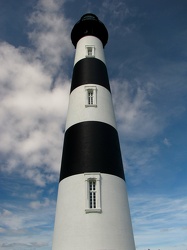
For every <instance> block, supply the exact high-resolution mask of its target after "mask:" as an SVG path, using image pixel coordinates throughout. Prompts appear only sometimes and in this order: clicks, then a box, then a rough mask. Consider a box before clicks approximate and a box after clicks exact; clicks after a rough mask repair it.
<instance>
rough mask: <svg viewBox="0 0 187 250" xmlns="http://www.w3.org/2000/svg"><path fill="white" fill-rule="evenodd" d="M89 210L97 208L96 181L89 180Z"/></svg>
mask: <svg viewBox="0 0 187 250" xmlns="http://www.w3.org/2000/svg"><path fill="white" fill-rule="evenodd" d="M89 198H90V200H89V208H90V209H91V208H96V180H95V179H93V180H92V179H91V180H89Z"/></svg>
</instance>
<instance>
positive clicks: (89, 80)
mask: <svg viewBox="0 0 187 250" xmlns="http://www.w3.org/2000/svg"><path fill="white" fill-rule="evenodd" d="M83 84H99V85H101V86H103V87H105V88H107V89H108V90H109V91H110V85H109V80H108V73H107V68H106V65H105V64H104V63H103V62H102V61H101V60H99V59H96V58H84V59H82V60H80V61H78V62H77V63H76V64H75V66H74V69H73V77H72V83H71V91H70V92H72V91H73V90H74V89H75V88H77V87H79V86H80V85H83Z"/></svg>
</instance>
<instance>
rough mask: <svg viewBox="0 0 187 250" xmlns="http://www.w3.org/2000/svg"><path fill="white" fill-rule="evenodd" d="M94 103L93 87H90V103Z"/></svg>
mask: <svg viewBox="0 0 187 250" xmlns="http://www.w3.org/2000/svg"><path fill="white" fill-rule="evenodd" d="M93 103H94V93H93V89H88V105H93Z"/></svg>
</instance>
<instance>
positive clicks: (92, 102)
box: [85, 86, 97, 107]
mask: <svg viewBox="0 0 187 250" xmlns="http://www.w3.org/2000/svg"><path fill="white" fill-rule="evenodd" d="M85 93H86V94H85V106H86V107H97V88H96V86H86V87H85Z"/></svg>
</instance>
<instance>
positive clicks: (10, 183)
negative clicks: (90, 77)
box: [0, 0, 187, 250]
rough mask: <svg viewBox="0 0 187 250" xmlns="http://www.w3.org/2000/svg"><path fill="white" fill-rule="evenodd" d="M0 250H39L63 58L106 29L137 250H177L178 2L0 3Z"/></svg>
mask: <svg viewBox="0 0 187 250" xmlns="http://www.w3.org/2000/svg"><path fill="white" fill-rule="evenodd" d="M0 10H1V12H0V13H1V14H0V121H1V122H0V190H1V192H0V249H2V250H5V249H6V250H7V249H11V250H22V249H23V250H27V249H29V250H36V249H39V250H40V249H41V250H50V249H51V245H52V235H53V225H54V217H55V207H56V198H57V188H58V179H59V171H60V162H61V152H62V144H63V137H64V134H63V131H64V126H65V120H66V111H67V105H68V96H69V88H70V82H71V73H72V67H73V59H74V52H75V50H74V47H73V45H72V44H71V41H70V32H71V29H72V27H73V25H74V24H75V22H77V21H78V20H79V19H80V17H81V16H82V15H83V14H85V13H87V12H92V13H94V14H96V15H98V17H99V18H100V19H101V20H102V21H103V22H104V23H105V25H106V27H107V29H108V31H109V41H108V44H107V46H106V48H105V56H106V61H107V67H108V73H109V77H110V83H111V88H112V94H113V102H114V107H115V113H116V120H117V124H118V131H119V136H120V142H121V150H122V155H123V162H124V168H125V173H126V180H127V188H128V195H129V202H130V209H131V215H132V223H133V229H134V237H135V243H136V248H137V250H146V249H150V250H158V249H160V250H186V249H187V219H186V218H187V181H186V180H187V166H186V165H187V132H186V128H187V16H186V13H187V1H186V0H152V1H150V0H141V1H139V0H124V1H120V0H110V1H109V0H100V1H98V0H95V1H93V0H92V1H91V0H81V1H80V0H31V1H25V0H0Z"/></svg>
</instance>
